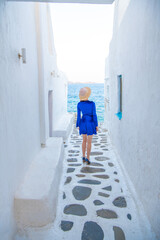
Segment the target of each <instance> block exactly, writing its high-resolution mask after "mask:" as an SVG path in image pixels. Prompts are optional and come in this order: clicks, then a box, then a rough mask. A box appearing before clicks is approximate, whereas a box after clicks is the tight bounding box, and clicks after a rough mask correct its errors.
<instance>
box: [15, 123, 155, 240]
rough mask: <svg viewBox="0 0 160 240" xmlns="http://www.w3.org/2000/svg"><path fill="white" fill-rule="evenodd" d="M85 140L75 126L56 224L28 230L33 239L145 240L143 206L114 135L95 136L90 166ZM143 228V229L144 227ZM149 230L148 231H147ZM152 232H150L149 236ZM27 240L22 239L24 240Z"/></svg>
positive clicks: (103, 132)
mask: <svg viewBox="0 0 160 240" xmlns="http://www.w3.org/2000/svg"><path fill="white" fill-rule="evenodd" d="M81 145H82V136H79V134H78V130H77V129H76V127H75V122H74V124H73V129H72V133H71V134H70V136H69V138H68V140H67V141H66V143H65V145H64V147H65V158H64V163H63V169H62V170H63V173H62V177H61V183H60V187H59V197H58V205H57V213H56V219H55V221H54V223H52V224H50V225H48V226H45V227H42V228H38V229H35V228H34V229H28V230H27V233H26V235H27V237H26V238H23V239H27V240H28V239H29V240H62V239H65V240H73V239H74V240H75V239H76V240H103V239H104V240H125V239H126V240H142V239H146V240H149V239H152V238H150V237H149V235H148V237H145V233H146V236H147V234H148V233H147V230H146V229H145V228H144V225H146V226H147V224H145V223H144V222H143V223H142V222H141V220H140V219H141V218H140V215H141V214H140V213H139V210H138V209H139V208H138V209H137V205H138V204H137V200H136V203H135V202H134V200H133V197H132V195H131V193H130V192H129V190H128V187H127V184H126V183H125V181H124V176H123V174H122V171H121V168H120V166H119V163H118V162H117V159H116V157H115V153H114V151H113V147H112V144H111V142H110V140H109V136H108V132H107V130H106V129H104V128H103V124H100V125H99V132H98V134H97V135H94V136H93V140H92V150H91V157H90V161H91V164H90V165H86V164H83V163H82V149H81ZM142 225H143V227H142ZM142 230H143V231H142ZM145 231H146V232H145ZM19 239H22V238H17V239H16V240H19Z"/></svg>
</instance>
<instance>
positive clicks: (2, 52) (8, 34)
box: [0, 0, 72, 240]
mask: <svg viewBox="0 0 160 240" xmlns="http://www.w3.org/2000/svg"><path fill="white" fill-rule="evenodd" d="M22 48H24V50H22ZM25 62H26V63H25ZM0 73H1V74H0V109H1V110H0V238H1V239H3V240H8V239H12V238H13V235H14V234H15V232H16V221H15V218H16V219H17V221H19V222H18V224H19V223H20V224H22V225H23V224H31V225H36V224H37V225H40V224H42V223H40V222H36V221H37V220H36V219H34V220H33V219H29V217H28V216H26V215H25V207H27V206H25V204H24V201H25V200H26V199H27V198H28V200H26V202H27V201H29V198H32V197H33V196H32V195H31V191H33V189H32V186H35V185H36V184H37V185H38V184H39V188H42V189H43V188H44V187H43V185H40V184H42V182H43V183H44V178H45V179H47V177H48V179H49V176H48V175H44V174H45V167H48V168H49V169H52V170H54V171H55V172H58V173H59V171H58V167H59V166H60V165H59V164H60V162H61V161H60V160H61V158H62V154H63V140H62V136H63V137H64V139H65V138H66V137H67V133H68V131H69V129H70V127H71V124H70V123H71V121H70V120H71V117H72V116H71V115H69V114H67V79H66V77H65V75H64V74H62V73H61V72H59V71H58V68H57V64H56V52H55V47H54V40H53V33H52V25H51V19H50V12H49V7H48V5H47V4H46V3H23V2H19V3H18V2H7V1H4V0H2V1H0ZM63 122H65V128H64V127H63V126H64V124H63ZM52 136H61V137H60V138H55V137H52ZM50 137H52V138H50ZM54 139H56V141H55V140H54ZM51 153H52V156H54V158H53V157H52V159H50V158H49V156H50V155H49V154H51ZM41 155H44V156H45V158H44V160H45V163H46V162H47V163H48V165H47V164H45V167H44V168H43V164H42V161H41ZM54 161H55V162H54ZM40 164H42V165H41V166H40ZM49 164H50V165H49ZM33 165H34V166H36V169H37V173H35V174H34V179H32V176H31V175H32V173H33ZM46 170H47V169H46ZM38 171H39V172H38ZM54 171H52V173H53V172H54ZM48 172H49V171H48ZM27 174H28V175H27ZM36 174H37V175H36ZM38 174H40V177H39V178H37V179H38V181H39V180H40V181H41V182H39V183H38V182H36V176H38ZM52 175H54V174H52ZM55 175H56V173H55ZM59 175H60V174H59ZM24 178H25V180H24ZM26 178H27V180H26ZM57 179H58V178H57ZM48 181H49V180H48ZM52 182H53V179H52V178H51V179H50V184H51V183H52ZM21 183H23V184H22V186H21V188H19V186H20V185H21ZM25 184H28V185H27V186H26V185H25ZM54 184H55V182H54ZM37 185H36V189H38V188H37ZM27 187H28V189H27ZM56 188H58V182H57V185H56V184H55V186H54V192H55V194H56ZM17 189H19V190H18V191H17ZM43 192H44V189H43V191H42V193H43ZM27 194H28V195H27ZM46 194H48V193H46ZM55 194H53V196H54V198H55ZM24 195H25V196H27V197H26V199H25V197H24ZM23 197H24V199H23ZM38 197H39V198H40V197H41V196H40V195H39V196H38ZM38 197H37V198H38ZM14 198H15V202H14ZM47 198H50V196H49V195H47ZM39 200H40V199H39ZM17 201H19V202H20V203H21V204H22V205H23V204H24V205H23V207H24V211H22V212H21V209H20V208H17ZM54 202H55V199H54ZM36 204H38V201H37V202H35V204H33V203H31V202H30V211H32V210H33V209H34V208H35V207H36ZM47 204H49V203H47ZM19 205H20V204H19ZM44 205H45V204H43V203H42V205H41V207H40V208H39V209H42V208H43V207H44V208H45V206H44ZM47 207H48V206H47ZM49 207H50V206H49ZM49 207H48V209H49ZM54 208H55V209H56V202H55V206H54ZM49 210H51V209H49ZM54 211H55V210H54V209H52V211H50V212H52V214H51V216H50V219H46V222H47V221H50V220H52V219H53V218H54ZM44 212H45V210H44ZM44 212H42V214H43V213H44ZM27 217H28V219H27ZM22 218H23V221H24V222H21V219H22Z"/></svg>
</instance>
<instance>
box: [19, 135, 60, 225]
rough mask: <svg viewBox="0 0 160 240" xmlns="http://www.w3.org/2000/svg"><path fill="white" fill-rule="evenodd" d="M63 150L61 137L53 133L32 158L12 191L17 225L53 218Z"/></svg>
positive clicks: (44, 222)
mask: <svg viewBox="0 0 160 240" xmlns="http://www.w3.org/2000/svg"><path fill="white" fill-rule="evenodd" d="M63 154H64V147H63V139H62V138H58V137H54V138H49V140H48V141H47V144H46V147H45V148H43V149H41V151H40V153H39V154H38V155H37V156H36V158H35V159H34V160H33V162H32V164H31V166H30V167H29V170H28V171H27V173H26V176H25V178H24V181H23V183H22V184H21V185H20V187H19V189H18V190H17V192H16V194H15V199H14V208H15V217H16V220H17V224H18V227H20V228H24V227H41V226H44V225H46V224H48V223H50V222H52V221H53V220H54V218H55V215H56V204H57V195H58V188H59V181H60V176H61V172H62V169H61V168H62V160H63Z"/></svg>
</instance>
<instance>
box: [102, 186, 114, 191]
mask: <svg viewBox="0 0 160 240" xmlns="http://www.w3.org/2000/svg"><path fill="white" fill-rule="evenodd" d="M102 189H104V190H107V191H112V187H111V186H108V187H104V188H102Z"/></svg>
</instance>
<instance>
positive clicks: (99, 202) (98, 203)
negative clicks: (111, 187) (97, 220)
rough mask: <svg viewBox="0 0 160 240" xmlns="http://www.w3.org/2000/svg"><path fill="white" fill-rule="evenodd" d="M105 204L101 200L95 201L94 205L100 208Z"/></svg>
mask: <svg viewBox="0 0 160 240" xmlns="http://www.w3.org/2000/svg"><path fill="white" fill-rule="evenodd" d="M103 204H104V203H103V202H102V201H100V200H94V205H96V206H98V205H103Z"/></svg>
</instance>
